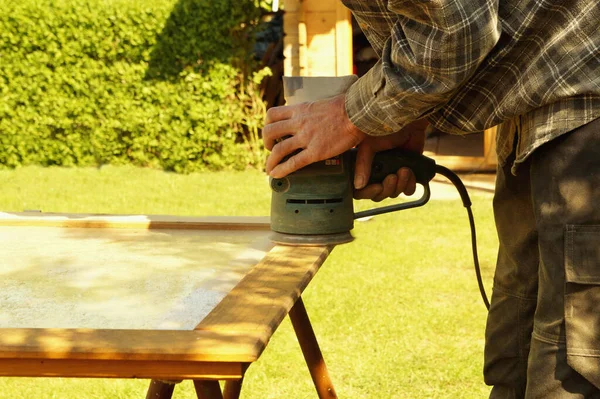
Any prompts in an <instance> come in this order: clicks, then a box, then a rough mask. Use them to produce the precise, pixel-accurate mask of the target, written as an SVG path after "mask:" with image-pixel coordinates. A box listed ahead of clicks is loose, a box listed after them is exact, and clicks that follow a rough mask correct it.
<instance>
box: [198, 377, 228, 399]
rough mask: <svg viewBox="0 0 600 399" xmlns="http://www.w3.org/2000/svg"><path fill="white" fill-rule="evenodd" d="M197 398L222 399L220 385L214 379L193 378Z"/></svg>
mask: <svg viewBox="0 0 600 399" xmlns="http://www.w3.org/2000/svg"><path fill="white" fill-rule="evenodd" d="M194 388H195V389H196V396H198V399H223V394H222V393H221V386H220V385H219V381H216V380H194Z"/></svg>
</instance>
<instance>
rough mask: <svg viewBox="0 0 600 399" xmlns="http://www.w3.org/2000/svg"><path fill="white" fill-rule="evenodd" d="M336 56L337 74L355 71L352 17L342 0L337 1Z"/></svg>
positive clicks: (347, 73) (343, 74) (342, 74)
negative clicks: (353, 66)
mask: <svg viewBox="0 0 600 399" xmlns="http://www.w3.org/2000/svg"><path fill="white" fill-rule="evenodd" d="M335 11H336V22H335V58H336V75H337V76H345V75H352V73H353V68H352V65H353V60H352V17H351V13H350V10H349V9H348V8H346V7H345V6H344V4H342V2H341V1H336V2H335Z"/></svg>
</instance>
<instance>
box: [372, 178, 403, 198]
mask: <svg viewBox="0 0 600 399" xmlns="http://www.w3.org/2000/svg"><path fill="white" fill-rule="evenodd" d="M397 184H398V176H396V175H387V176H386V177H385V179H383V183H382V186H383V190H381V192H380V193H379V194H378V195H376V196H375V197H374V198H373V201H375V202H381V201H383V200H384V199H386V198H393V195H394V191H395V190H396V185H397Z"/></svg>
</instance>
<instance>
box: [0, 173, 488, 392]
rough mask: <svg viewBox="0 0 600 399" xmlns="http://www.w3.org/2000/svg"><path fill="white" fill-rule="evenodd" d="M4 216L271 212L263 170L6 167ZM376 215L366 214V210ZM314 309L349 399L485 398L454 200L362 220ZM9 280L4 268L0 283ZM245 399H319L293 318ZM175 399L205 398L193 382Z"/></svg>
mask: <svg viewBox="0 0 600 399" xmlns="http://www.w3.org/2000/svg"><path fill="white" fill-rule="evenodd" d="M0 187H2V194H0V211H22V210H31V209H37V210H42V211H44V212H80V213H82V212H85V213H118V214H132V213H134V214H171V215H268V213H269V202H270V192H269V189H268V185H267V179H266V177H265V175H264V174H262V173H260V172H256V171H248V172H243V173H242V172H219V173H197V174H192V175H176V174H172V173H165V172H160V171H155V170H147V169H139V168H133V167H112V166H108V167H103V168H101V169H91V168H90V169H64V168H38V167H27V168H21V169H17V170H13V171H1V170H0ZM471 197H472V200H473V211H474V214H475V221H476V223H477V230H478V240H479V256H480V262H481V267H482V273H483V276H484V280H485V282H486V287H487V290H488V295H489V294H490V290H491V288H490V287H491V280H492V273H493V264H494V261H495V257H496V245H497V241H496V234H495V230H494V227H493V218H492V212H491V196H490V195H489V194H478V193H476V192H472V193H471ZM366 206H370V204H369V203H361V204H360V205H359V207H361V208H364V207H366ZM353 233H354V235H355V237H356V240H355V241H354V242H353V243H351V244H346V245H342V246H339V247H337V248H336V249H335V250H334V251H333V253H332V254H331V256H330V257H329V259H328V260H327V261H326V262H325V264H324V266H323V268H322V269H321V271H320V272H319V273H318V274H317V276H316V278H315V279H314V280H313V282H312V283H311V285H309V287H308V289H307V290H306V291H305V293H304V301H305V304H306V307H307V310H308V313H309V316H310V317H311V320H312V324H313V327H314V329H315V332H316V334H317V338H318V339H319V343H320V345H321V350H322V351H323V354H324V356H325V360H326V362H327V365H328V368H329V372H330V375H331V378H332V380H333V383H334V386H335V387H336V390H337V393H338V396H339V397H340V398H353V399H355V398H374V399H375V398H377V399H381V398H484V397H486V396H487V394H488V392H489V388H488V387H486V386H485V385H484V384H483V380H482V375H481V374H482V371H481V370H482V357H483V334H484V327H485V318H486V312H485V307H484V306H483V303H482V300H481V298H480V296H479V292H478V289H477V283H476V280H475V273H474V271H473V262H472V256H471V249H470V236H469V229H468V219H467V215H466V212H465V210H464V208H463V207H462V205H461V203H460V202H459V201H458V200H432V201H430V203H429V204H428V205H427V206H425V207H423V208H419V209H414V210H408V211H403V212H397V213H393V214H388V215H381V216H377V217H375V218H373V219H371V220H369V221H366V222H357V223H356V227H355V229H354V231H353ZM1 272H2V269H1V265H0V273H1ZM147 385H148V381H147V380H141V381H136V380H91V379H81V380H74V379H62V378H55V379H31V378H0V397H2V398H11V399H20V398H23V399H37V398H40V399H46V398H66V399H75V398H77V399H92V398H94V399H96V398H113V399H119V398H123V399H129V398H144V397H145V390H146V388H147ZM242 397H243V398H246V399H248V398H258V399H270V398H290V399H304V398H316V393H315V391H314V388H313V387H312V383H311V380H310V376H309V374H308V370H307V368H306V366H305V364H304V361H303V359H302V354H301V352H300V348H299V346H298V344H297V342H296V340H295V337H294V333H293V330H292V328H291V324H290V323H289V321H288V320H287V319H286V320H285V321H284V323H283V324H282V325H281V327H280V328H279V329H278V330H277V332H276V333H275V335H274V337H273V339H272V340H271V343H270V344H269V346H268V347H267V349H266V351H265V353H264V354H263V356H262V357H261V358H260V359H259V361H258V362H257V363H255V364H253V365H252V366H251V367H250V368H249V370H248V372H247V374H246V379H245V380H244V389H243V393H242ZM174 398H180V399H184V398H195V394H194V391H193V387H192V385H191V383H190V382H189V381H186V382H184V383H182V384H179V385H178V387H177V388H176V390H175V395H174Z"/></svg>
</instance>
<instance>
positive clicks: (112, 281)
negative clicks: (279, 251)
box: [0, 227, 271, 329]
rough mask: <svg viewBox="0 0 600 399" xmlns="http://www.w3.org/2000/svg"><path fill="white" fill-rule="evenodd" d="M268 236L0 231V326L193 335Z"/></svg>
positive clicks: (190, 232)
mask: <svg viewBox="0 0 600 399" xmlns="http://www.w3.org/2000/svg"><path fill="white" fill-rule="evenodd" d="M267 234H268V232H256V231H215V230H210V231H208V230H206V231H201V230H142V229H139V230H138V229H90V228H51V227H0V254H1V256H2V257H1V258H0V328H114V329H193V328H194V327H195V326H196V325H197V324H198V323H199V322H200V321H201V320H202V318H203V317H205V316H206V315H207V314H208V313H209V312H210V311H211V310H212V309H213V308H214V306H215V305H216V304H218V303H219V301H220V300H221V299H222V298H223V297H224V296H225V295H226V294H227V292H229V291H230V290H231V288H233V287H234V286H235V285H236V284H237V283H238V282H239V281H240V280H241V278H242V277H243V276H244V275H245V273H246V272H247V271H248V270H249V269H250V268H251V267H252V266H253V265H254V264H256V263H257V262H258V261H260V259H262V257H263V256H264V254H265V253H266V252H267V251H268V250H269V249H270V248H271V244H270V242H269V240H268V239H267Z"/></svg>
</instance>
